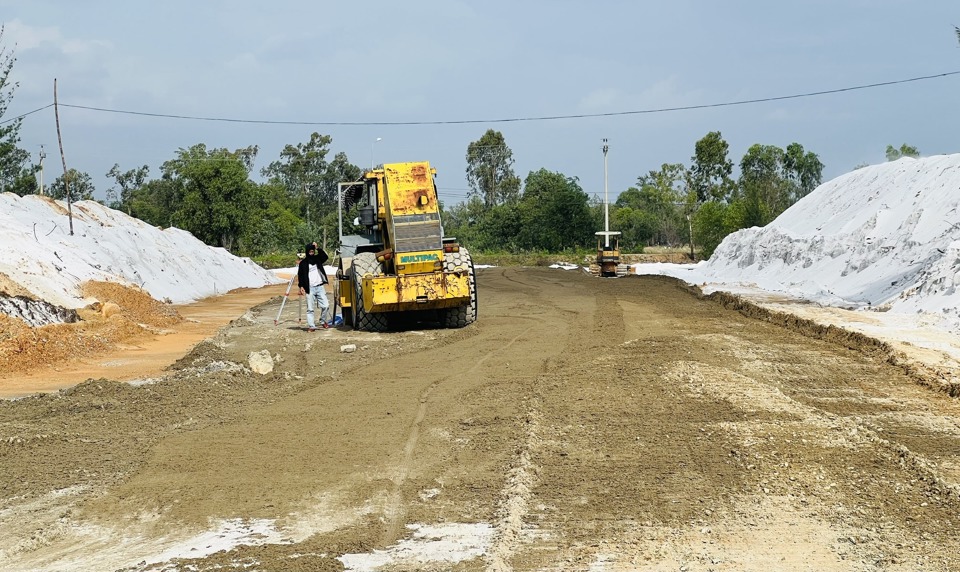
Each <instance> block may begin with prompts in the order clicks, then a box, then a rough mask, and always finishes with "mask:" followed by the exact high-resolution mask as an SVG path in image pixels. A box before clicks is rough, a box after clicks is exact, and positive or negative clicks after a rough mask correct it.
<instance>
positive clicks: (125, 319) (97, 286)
mask: <svg viewBox="0 0 960 572" xmlns="http://www.w3.org/2000/svg"><path fill="white" fill-rule="evenodd" d="M83 293H84V295H85V296H87V297H91V298H95V299H96V301H95V302H94V303H92V304H91V305H89V306H88V307H86V308H83V309H81V310H80V311H78V314H79V316H80V318H81V320H80V321H79V322H75V323H70V324H50V325H46V326H40V327H37V328H34V327H31V326H30V325H29V324H27V323H26V322H25V321H23V320H21V319H19V318H15V317H11V316H7V315H4V314H2V313H0V332H2V333H0V371H2V372H4V373H16V372H23V371H27V370H30V369H32V368H35V367H36V366H37V365H38V364H43V365H55V364H57V363H61V362H64V361H68V360H70V359H73V358H80V357H86V356H90V355H93V354H95V353H97V352H102V351H105V350H109V349H112V348H113V347H115V346H116V345H117V344H118V343H122V342H126V343H130V342H131V341H134V340H136V339H137V338H142V337H144V336H153V335H156V334H157V333H162V332H160V330H159V329H160V328H164V327H166V326H170V325H173V324H176V323H178V322H180V321H181V320H182V318H181V316H180V314H178V313H177V311H176V310H175V309H174V308H173V307H171V306H169V305H167V304H164V303H162V302H159V301H157V300H155V299H153V298H151V297H150V296H149V295H148V294H147V293H146V292H144V291H143V290H141V289H139V288H135V287H128V286H123V285H120V284H115V283H111V282H87V283H85V284H84V285H83ZM105 310H106V311H105Z"/></svg>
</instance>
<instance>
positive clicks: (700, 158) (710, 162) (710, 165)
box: [689, 131, 735, 203]
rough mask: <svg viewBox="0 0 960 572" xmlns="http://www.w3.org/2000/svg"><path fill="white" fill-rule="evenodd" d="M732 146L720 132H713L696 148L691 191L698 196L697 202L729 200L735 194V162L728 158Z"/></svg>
mask: <svg viewBox="0 0 960 572" xmlns="http://www.w3.org/2000/svg"><path fill="white" fill-rule="evenodd" d="M729 148H730V146H729V145H728V144H727V142H726V141H724V140H723V136H722V135H721V134H720V132H719V131H711V132H710V133H707V134H706V135H705V136H704V137H703V138H702V139H700V140H699V141H697V143H696V145H695V146H694V155H693V157H691V158H690V160H691V162H692V166H691V168H690V173H689V184H690V189H691V190H692V191H694V192H695V193H696V195H697V202H700V203H702V202H706V201H709V200H720V201H723V200H728V199H729V198H730V194H731V193H732V192H733V189H734V186H735V185H734V183H733V180H732V179H731V178H730V175H731V173H733V161H731V160H730V159H728V158H727V153H728V152H729Z"/></svg>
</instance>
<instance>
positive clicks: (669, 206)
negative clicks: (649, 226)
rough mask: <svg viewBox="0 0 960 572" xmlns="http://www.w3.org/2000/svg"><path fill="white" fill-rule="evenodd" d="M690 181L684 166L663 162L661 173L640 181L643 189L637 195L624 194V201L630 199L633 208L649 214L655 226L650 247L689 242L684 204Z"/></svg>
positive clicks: (649, 174)
mask: <svg viewBox="0 0 960 572" xmlns="http://www.w3.org/2000/svg"><path fill="white" fill-rule="evenodd" d="M689 179H690V173H689V172H688V171H687V169H686V168H685V167H684V166H683V165H682V164H680V163H664V164H663V165H661V166H660V170H659V171H650V172H649V173H647V174H646V175H641V176H640V177H638V178H637V183H638V184H639V185H640V189H639V191H637V192H636V193H635V194H634V193H627V196H626V197H624V195H623V193H621V198H622V199H624V200H629V201H630V206H632V207H633V208H635V209H640V210H642V211H644V212H646V213H648V214H649V215H650V217H651V219H652V221H653V223H654V226H653V234H652V235H651V236H650V237H649V239H648V243H649V244H650V245H651V246H652V245H669V246H677V245H678V244H680V243H681V242H684V241H686V240H687V234H688V233H687V230H686V229H687V225H686V222H685V218H684V203H685V197H686V195H687V185H688V184H689ZM619 202H620V201H618V203H619ZM630 246H631V247H632V246H633V245H630ZM638 246H639V245H638Z"/></svg>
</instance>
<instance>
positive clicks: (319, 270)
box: [297, 242, 332, 332]
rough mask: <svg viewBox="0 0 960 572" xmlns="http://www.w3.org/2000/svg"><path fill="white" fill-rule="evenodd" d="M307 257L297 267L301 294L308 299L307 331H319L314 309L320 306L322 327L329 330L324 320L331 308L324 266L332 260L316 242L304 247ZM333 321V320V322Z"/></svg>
mask: <svg viewBox="0 0 960 572" xmlns="http://www.w3.org/2000/svg"><path fill="white" fill-rule="evenodd" d="M304 252H305V253H306V256H305V257H304V258H303V260H301V261H300V264H299V265H298V266H297V284H298V285H299V286H300V294H301V295H303V296H306V297H307V330H308V331H311V332H315V331H317V325H316V322H315V321H314V307H316V306H320V325H321V326H322V327H323V328H329V327H330V324H329V323H328V322H327V321H326V320H324V318H323V317H324V314H326V312H327V308H329V307H330V302H328V301H327V289H326V287H325V286H326V284H327V283H328V282H329V280H328V279H327V272H326V270H324V268H323V265H324V263H326V262H327V260H328V259H329V258H330V257H329V256H327V253H326V252H324V251H323V249H322V248H319V247H318V246H317V243H316V242H311V243H310V244H307V245H306V246H305V247H304ZM331 321H332V320H331Z"/></svg>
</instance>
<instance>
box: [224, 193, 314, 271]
mask: <svg viewBox="0 0 960 572" xmlns="http://www.w3.org/2000/svg"><path fill="white" fill-rule="evenodd" d="M296 208H297V205H296V201H294V200H291V199H290V198H289V197H288V196H287V190H286V188H285V187H284V186H283V185H280V184H277V183H271V182H268V183H264V184H262V185H256V186H255V187H253V188H252V189H251V194H250V197H249V202H248V206H247V213H246V214H247V217H246V221H245V222H244V224H243V228H242V231H241V234H240V241H239V242H240V245H241V246H240V248H239V251H240V253H241V254H244V255H247V256H256V255H260V254H266V253H269V252H283V251H286V252H296V251H297V250H298V249H300V248H302V247H303V245H304V244H305V243H306V242H308V241H313V240H315V239H316V236H314V234H313V233H312V232H309V231H308V229H307V226H306V225H305V224H304V221H303V219H301V218H300V216H299V215H298V214H297V213H296Z"/></svg>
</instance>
